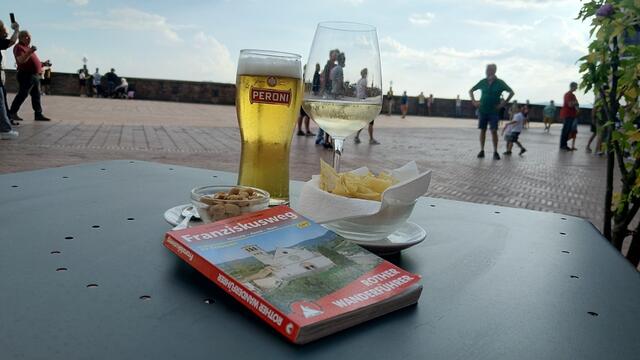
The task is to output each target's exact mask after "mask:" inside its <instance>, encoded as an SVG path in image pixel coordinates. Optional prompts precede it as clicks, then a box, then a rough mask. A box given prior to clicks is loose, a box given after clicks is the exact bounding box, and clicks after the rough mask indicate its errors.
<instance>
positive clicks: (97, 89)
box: [93, 68, 102, 97]
mask: <svg viewBox="0 0 640 360" xmlns="http://www.w3.org/2000/svg"><path fill="white" fill-rule="evenodd" d="M100 79H102V75H101V74H100V69H98V68H96V72H94V73H93V92H94V94H96V97H100V96H102V86H101V85H100Z"/></svg>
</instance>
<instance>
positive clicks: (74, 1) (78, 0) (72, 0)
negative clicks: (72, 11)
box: [67, 0, 89, 6]
mask: <svg viewBox="0 0 640 360" xmlns="http://www.w3.org/2000/svg"><path fill="white" fill-rule="evenodd" d="M67 2H68V3H69V4H71V5H76V6H85V5H87V4H89V0H67Z"/></svg>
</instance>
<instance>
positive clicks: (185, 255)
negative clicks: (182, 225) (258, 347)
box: [163, 235, 300, 343]
mask: <svg viewBox="0 0 640 360" xmlns="http://www.w3.org/2000/svg"><path fill="white" fill-rule="evenodd" d="M163 244H164V246H165V247H166V248H167V249H169V250H170V251H171V252H173V253H174V254H176V255H178V257H180V258H181V259H182V260H184V261H185V262H186V263H187V264H189V265H191V266H192V267H193V268H194V269H196V270H198V271H199V272H200V273H202V274H203V275H204V276H206V277H207V278H208V279H209V280H211V281H213V282H214V283H215V284H216V285H218V286H219V287H220V288H222V290H224V291H226V292H227V293H228V294H229V295H231V296H232V297H233V298H235V299H236V300H237V301H239V302H240V303H241V304H243V305H244V306H245V307H247V308H248V309H249V310H251V311H252V312H253V313H254V314H256V315H257V316H258V317H259V318H260V319H262V320H263V321H265V322H266V323H267V324H269V325H271V327H273V328H274V329H276V330H277V331H278V332H279V333H280V334H282V335H283V336H284V337H286V338H287V339H288V340H289V341H291V342H294V343H295V342H296V338H297V337H298V332H299V330H300V328H299V326H298V325H296V324H295V323H294V322H293V321H291V319H289V318H288V317H287V316H286V315H284V314H283V313H282V312H280V311H279V310H278V309H276V308H274V307H273V306H271V304H269V303H268V302H266V301H264V300H263V299H262V298H260V297H259V296H257V295H255V294H254V293H253V292H252V291H251V290H249V289H247V288H246V287H245V286H244V285H242V284H241V283H239V282H237V281H236V280H235V279H234V278H233V277H231V276H228V275H227V274H226V273H224V271H222V270H220V269H219V268H218V267H217V266H215V265H213V264H211V263H210V262H208V261H206V260H205V259H204V258H202V257H201V256H200V255H198V254H196V253H195V252H194V251H191V250H190V249H189V248H188V247H187V246H185V245H184V244H183V243H182V242H180V241H179V240H176V239H175V238H173V237H172V236H170V235H167V236H165V239H164V242H163Z"/></svg>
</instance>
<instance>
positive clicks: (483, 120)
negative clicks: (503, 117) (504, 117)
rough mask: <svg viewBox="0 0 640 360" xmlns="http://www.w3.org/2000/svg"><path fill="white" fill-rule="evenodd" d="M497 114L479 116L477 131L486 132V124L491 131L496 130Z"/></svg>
mask: <svg viewBox="0 0 640 360" xmlns="http://www.w3.org/2000/svg"><path fill="white" fill-rule="evenodd" d="M498 118H499V116H498V114H479V115H478V129H482V130H486V129H487V124H489V127H490V128H491V130H498Z"/></svg>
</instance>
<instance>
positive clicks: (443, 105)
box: [382, 96, 591, 124]
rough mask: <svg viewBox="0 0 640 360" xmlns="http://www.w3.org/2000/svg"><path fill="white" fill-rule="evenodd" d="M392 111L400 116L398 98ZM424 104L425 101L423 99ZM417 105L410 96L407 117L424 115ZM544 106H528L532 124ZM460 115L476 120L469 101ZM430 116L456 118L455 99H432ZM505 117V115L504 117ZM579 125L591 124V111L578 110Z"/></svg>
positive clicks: (536, 120)
mask: <svg viewBox="0 0 640 360" xmlns="http://www.w3.org/2000/svg"><path fill="white" fill-rule="evenodd" d="M393 99H394V101H393V110H392V113H394V114H400V96H394V97H393ZM425 102H426V99H425ZM388 106H389V105H388V102H387V97H386V96H385V99H384V104H383V109H382V112H383V113H387V111H388ZM419 106H420V104H418V98H417V97H413V96H410V97H409V109H408V112H407V114H408V115H426V112H427V110H426V104H424V105H421V106H422V107H421V108H419ZM544 107H545V105H529V109H530V110H529V121H533V122H542V110H543V109H544ZM461 110H462V114H461V116H460V117H462V118H476V108H475V107H474V106H473V104H472V103H471V101H470V100H462V109H461ZM559 114H560V108H559V107H556V122H558V121H560V120H559ZM431 116H442V117H452V118H453V117H456V100H455V99H439V98H434V99H433V105H432V106H431ZM505 116H506V115H505ZM578 117H579V121H580V124H590V123H591V109H589V108H580V113H579V115H578Z"/></svg>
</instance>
